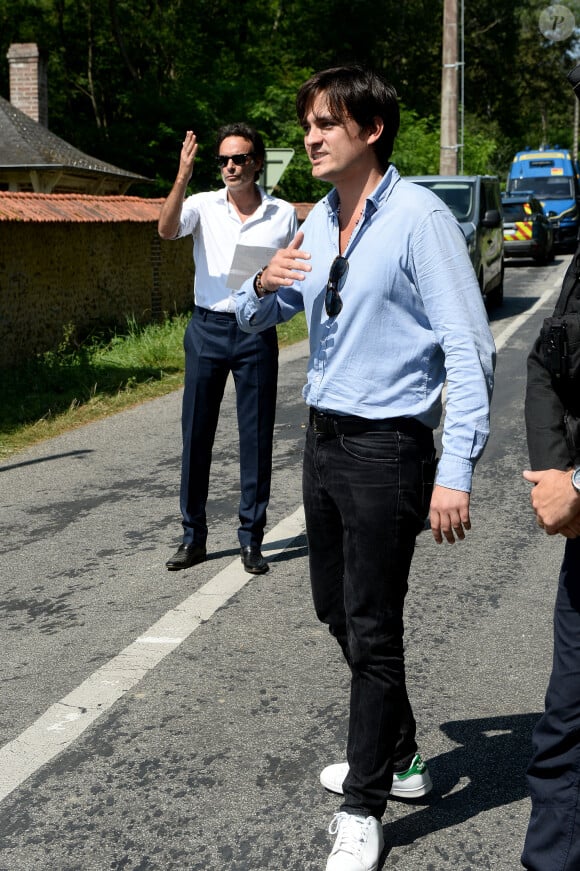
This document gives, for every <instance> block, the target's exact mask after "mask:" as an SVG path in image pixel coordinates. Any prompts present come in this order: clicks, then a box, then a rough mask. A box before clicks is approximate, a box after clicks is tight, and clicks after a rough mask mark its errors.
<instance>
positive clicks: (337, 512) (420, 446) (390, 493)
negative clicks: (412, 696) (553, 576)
mask: <svg viewBox="0 0 580 871" xmlns="http://www.w3.org/2000/svg"><path fill="white" fill-rule="evenodd" d="M434 458H435V452H434V448H433V435H432V433H431V431H430V430H428V429H426V428H425V432H424V436H423V437H415V436H413V435H409V434H407V433H404V432H398V431H394V432H364V433H361V434H359V435H356V436H343V435H341V436H337V437H334V438H333V437H326V436H320V435H317V434H315V432H314V430H313V427H312V426H310V427H309V428H308V430H307V435H306V448H305V454H304V474H303V495H304V510H305V516H306V532H307V536H308V552H309V561H310V577H311V583H312V594H313V597H314V605H315V608H316V613H317V615H318V618H319V619H320V620H321V621H322V622H323V623H326V624H328V626H329V629H330V632H331V633H332V635H333V636H334V637H335V638H336V640H337V641H338V643H339V644H340V647H341V649H342V652H343V654H344V657H345V659H346V661H347V663H348V665H349V667H350V671H351V691H350V718H349V731H348V744H347V760H348V763H349V773H348V776H347V778H346V780H345V782H344V804H343V805H342V810H346V811H348V812H351V813H358V814H361V813H362V814H364V815H369V814H372V815H374V816H376V817H377V818H378V819H380V818H381V816H382V815H383V813H384V810H385V807H386V804H387V797H388V795H389V791H390V788H391V784H392V779H393V771H394V770H396V771H403V770H405V769H406V768H407V767H408V766H409V764H410V762H411V760H412V758H413V755H414V754H415V752H416V750H417V744H416V742H415V728H416V727H415V719H414V717H413V712H412V710H411V705H410V704H409V699H408V696H407V689H406V685H405V662H404V650H403V605H404V600H405V594H406V592H407V579H408V575H409V568H410V566H411V559H412V556H413V552H414V548H415V539H416V536H417V534H418V533H419V532H420V531H421V529H422V528H423V523H424V520H425V516H426V513H427V509H428V505H429V502H430V499H431V491H432V487H433V473H434V467H435V463H434Z"/></svg>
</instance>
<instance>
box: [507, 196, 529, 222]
mask: <svg viewBox="0 0 580 871" xmlns="http://www.w3.org/2000/svg"><path fill="white" fill-rule="evenodd" d="M524 205H527V207H528V211H526V209H525V208H524ZM503 217H504V221H508V222H509V221H529V220H530V218H531V208H530V204H529V203H526V204H524V203H509V202H508V203H506V202H505V201H504V204H503Z"/></svg>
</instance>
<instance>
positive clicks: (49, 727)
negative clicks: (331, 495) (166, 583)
mask: <svg viewBox="0 0 580 871" xmlns="http://www.w3.org/2000/svg"><path fill="white" fill-rule="evenodd" d="M303 531H304V510H303V508H302V506H300V508H298V509H297V510H296V511H295V512H294V513H293V514H291V515H290V516H289V517H286V518H284V520H282V521H281V522H280V523H279V524H278V525H277V526H275V527H274V529H272V530H271V531H270V532H269V533H268V534H267V535H266V536H265V537H264V543H263V548H262V549H263V550H264V551H265V552H266V553H267V556H268V557H269V558H275V557H277V556H279V555H280V554H281V553H283V551H284V550H285V549H286V548H287V547H288V546H289V545H290V544H291V543H292V542H293V541H294V539H295V538H297V537H298V536H299V535H301V534H302V533H303ZM253 578H255V575H250V574H248V573H247V572H245V571H244V569H243V568H242V564H241V561H240V559H239V557H238V558H236V559H235V560H234V561H233V562H231V563H230V564H229V565H228V566H226V568H225V569H223V571H221V572H219V573H218V574H217V575H215V576H214V577H213V578H212V579H211V580H210V581H208V582H207V584H205V585H204V586H203V587H201V588H200V589H199V590H197V592H195V593H193V594H192V595H191V596H189V597H188V598H187V599H185V600H184V601H183V602H181V604H179V605H177V607H176V608H172V609H171V610H170V611H168V612H167V613H166V614H164V615H163V616H162V617H161V618H160V619H159V620H158V621H157V622H156V623H154V624H153V625H152V626H150V627H149V629H148V630H147V631H146V632H145V633H143V635H141V636H140V637H139V638H137V639H136V640H135V641H134V642H133V643H132V644H129V646H128V647H126V648H125V649H124V650H122V651H121V652H120V653H119V654H118V655H117V656H115V657H114V658H113V659H111V660H110V661H109V662H107V663H105V665H103V666H101V668H99V669H97V671H95V672H93V674H91V675H90V676H89V677H88V678H87V679H86V680H85V681H83V683H82V684H80V686H78V687H77V688H76V689H74V690H73V691H72V692H70V693H69V694H68V695H67V696H65V697H64V698H63V699H61V700H60V701H59V702H56V703H55V704H54V705H52V706H51V707H50V708H49V709H48V710H47V711H46V712H45V713H44V714H43V715H42V716H41V717H39V718H38V720H36V721H35V722H34V723H33V724H32V725H31V726H29V728H28V729H26V730H25V731H24V732H22V733H21V734H20V735H18V737H17V738H15V739H14V740H13V741H10V742H9V743H8V744H5V745H4V747H2V748H0V801H2V800H3V799H4V798H6V796H8V795H10V793H11V792H13V791H14V790H15V789H16V788H17V787H18V786H20V785H21V784H22V783H23V782H24V781H25V780H26V779H27V778H28V777H30V776H31V775H32V774H34V773H35V772H36V771H38V769H39V768H40V767H41V766H42V765H45V764H46V763H47V762H49V761H50V760H51V759H53V758H54V757H55V756H58V754H59V753H62V752H63V750H66V749H67V747H68V746H69V744H71V742H72V741H74V740H75V739H76V738H78V737H79V736H80V735H82V733H83V732H84V731H85V729H87V728H88V727H89V726H90V725H91V723H94V722H95V720H97V719H98V718H99V717H101V716H102V715H103V714H104V713H105V712H106V711H108V709H109V708H110V707H112V705H114V703H115V702H116V701H117V700H118V699H120V698H121V697H122V696H124V695H125V694H126V693H127V692H128V691H129V690H130V689H131V688H132V687H134V686H135V684H137V683H139V681H140V680H141V679H142V678H143V677H145V676H146V675H147V673H148V672H149V671H151V669H153V668H155V666H156V665H158V664H159V663H160V662H161V660H162V659H164V658H165V657H166V656H167V655H168V654H169V653H171V652H172V651H173V650H175V649H176V648H177V647H178V646H179V645H180V644H181V643H182V642H183V641H184V640H185V639H186V638H188V637H189V636H190V635H191V634H192V632H194V631H195V630H196V629H197V628H198V626H201V624H202V623H205V622H206V621H207V620H209V619H210V617H211V616H212V615H213V614H215V612H216V611H217V610H218V608H221V607H222V606H223V605H225V604H226V602H227V601H228V600H229V599H231V597H232V596H234V595H235V594H236V593H237V592H239V591H240V590H241V589H242V588H243V587H245V586H246V584H248V582H249V581H251V580H252V579H253Z"/></svg>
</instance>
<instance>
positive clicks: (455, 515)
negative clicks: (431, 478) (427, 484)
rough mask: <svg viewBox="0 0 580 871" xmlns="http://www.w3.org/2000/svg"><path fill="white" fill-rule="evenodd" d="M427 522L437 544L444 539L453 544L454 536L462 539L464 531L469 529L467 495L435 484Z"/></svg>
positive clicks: (461, 491)
mask: <svg viewBox="0 0 580 871" xmlns="http://www.w3.org/2000/svg"><path fill="white" fill-rule="evenodd" d="M429 520H430V521H431V531H432V533H433V538H434V539H435V541H436V542H437V544H441V542H442V541H443V538H444V537H445V538H446V540H447V541H448V542H449V544H455V536H457V538H458V539H464V538H465V532H466V530H468V529H471V520H470V519H469V493H465V492H464V491H463V490H452V489H451V488H450V487H442V486H441V485H440V484H435V486H434V487H433V495H432V496H431V508H430V511H429Z"/></svg>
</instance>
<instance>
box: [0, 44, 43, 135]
mask: <svg viewBox="0 0 580 871" xmlns="http://www.w3.org/2000/svg"><path fill="white" fill-rule="evenodd" d="M7 58H8V63H9V65H10V102H11V103H12V105H13V106H15V107H16V108H17V109H20V111H21V112H25V113H26V114H27V115H29V116H30V117H31V118H33V119H34V121H38V122H39V123H40V124H42V125H43V126H44V127H48V83H47V77H46V63H45V60H44V58H43V57H41V55H40V52H39V50H38V46H37V45H36V43H35V42H19V43H13V44H12V45H11V46H10V48H9V49H8V54H7Z"/></svg>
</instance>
